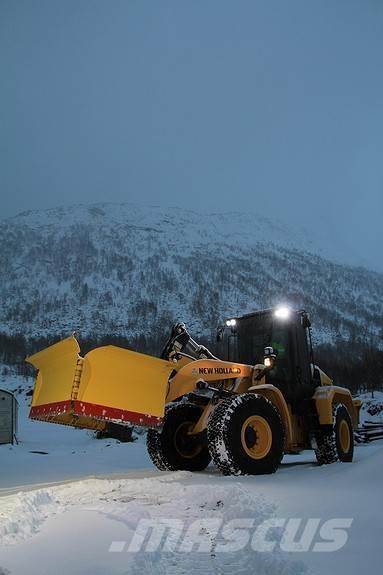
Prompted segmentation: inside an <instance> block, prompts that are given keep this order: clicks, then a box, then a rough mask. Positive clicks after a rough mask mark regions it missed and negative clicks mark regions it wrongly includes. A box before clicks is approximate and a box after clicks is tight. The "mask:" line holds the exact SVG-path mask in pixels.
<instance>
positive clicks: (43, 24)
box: [0, 0, 383, 270]
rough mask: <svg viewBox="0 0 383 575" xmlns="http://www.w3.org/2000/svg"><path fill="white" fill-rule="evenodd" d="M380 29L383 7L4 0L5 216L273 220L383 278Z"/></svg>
mask: <svg viewBox="0 0 383 575" xmlns="http://www.w3.org/2000/svg"><path fill="white" fill-rule="evenodd" d="M382 31H383V2H382V1H381V0H358V1H356V0H317V1H311V0H278V1H277V0H274V1H273V0H262V1H261V0H248V1H244V0H236V1H234V0H231V1H225V0H188V1H185V0H173V1H166V0H161V1H155V0H152V1H145V0H124V1H122V0H113V1H107V0H103V1H101V0H65V1H62V0H61V1H58V0H33V1H32V0H29V1H28V0H17V1H15V0H0V71H1V90H0V110H1V116H0V194H1V204H0V209H1V214H0V217H7V216H10V215H13V214H16V213H17V212H20V211H23V210H27V209H31V208H37V209H40V208H44V207H52V206H56V205H59V204H68V203H74V202H93V201H95V202H96V201H106V200H111V201H124V200H129V201H137V202H141V203H147V204H153V203H154V204H160V205H165V206H166V205H177V206H181V207H182V206H184V207H187V208H195V209H196V210H207V211H228V210H236V211H247V212H248V211H251V212H254V213H255V214H256V215H257V216H260V217H261V216H262V214H263V213H267V214H268V215H273V214H275V216H277V217H278V218H281V219H284V220H286V221H288V222H299V223H305V224H306V226H315V227H316V228H319V227H322V228H324V230H325V234H327V231H326V230H329V233H330V234H332V237H333V238H335V240H336V238H339V240H340V241H341V242H343V243H345V244H346V245H347V246H348V247H349V250H350V253H353V252H355V253H357V254H358V256H360V258H361V261H365V262H366V263H367V265H370V266H372V267H377V268H379V269H382V270H383V255H382V247H383V246H382V244H383V231H382V228H383V226H382V218H383V32H382ZM363 258H364V260H363Z"/></svg>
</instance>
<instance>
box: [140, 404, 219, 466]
mask: <svg viewBox="0 0 383 575" xmlns="http://www.w3.org/2000/svg"><path fill="white" fill-rule="evenodd" d="M202 411H203V410H202V409H201V408H200V407H199V406H198V405H195V404H192V403H172V404H170V405H168V406H167V408H166V411H165V417H164V424H163V426H162V428H161V430H160V431H157V430H155V429H150V430H149V431H148V433H147V441H146V445H147V449H148V453H149V456H150V459H151V460H152V462H153V463H154V465H155V466H156V467H157V468H158V469H160V470H161V471H178V470H186V471H202V470H203V469H205V468H206V467H207V466H208V465H209V463H210V454H209V450H208V448H207V442H206V436H205V434H198V435H194V436H191V435H188V431H189V430H191V429H192V428H193V427H194V425H195V423H196V422H197V421H198V420H199V418H200V416H201V414H202Z"/></svg>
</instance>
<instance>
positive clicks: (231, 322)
mask: <svg viewBox="0 0 383 575" xmlns="http://www.w3.org/2000/svg"><path fill="white" fill-rule="evenodd" d="M226 325H227V327H234V326H235V325H237V320H235V319H227V320H226Z"/></svg>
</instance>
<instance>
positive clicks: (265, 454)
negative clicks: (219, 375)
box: [207, 393, 284, 475]
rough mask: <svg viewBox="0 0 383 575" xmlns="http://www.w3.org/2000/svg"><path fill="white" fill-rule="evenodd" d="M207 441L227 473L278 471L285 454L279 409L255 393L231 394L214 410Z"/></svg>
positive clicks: (246, 473) (256, 473)
mask: <svg viewBox="0 0 383 575" xmlns="http://www.w3.org/2000/svg"><path fill="white" fill-rule="evenodd" d="M207 441H208V446H209V451H210V454H211V457H212V459H213V462H214V463H215V465H216V466H217V467H218V468H219V469H220V470H221V471H222V473H223V474H224V475H258V474H264V473H274V472H275V471H276V470H277V468H278V466H279V464H280V462H281V460H282V457H283V444H284V428H283V424H282V420H281V417H280V415H279V412H278V410H277V409H276V408H275V407H274V405H273V404H272V403H271V402H270V401H268V400H267V399H266V398H264V397H262V396H260V395H256V394H253V393H245V394H242V395H237V396H235V397H230V398H228V399H225V400H223V401H222V402H221V403H219V404H218V406H217V407H216V409H215V410H214V412H213V413H212V415H211V417H210V420H209V424H208V430H207Z"/></svg>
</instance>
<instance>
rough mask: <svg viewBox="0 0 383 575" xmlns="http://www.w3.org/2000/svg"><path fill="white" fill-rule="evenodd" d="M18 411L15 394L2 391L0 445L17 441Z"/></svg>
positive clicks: (0, 394)
mask: <svg viewBox="0 0 383 575" xmlns="http://www.w3.org/2000/svg"><path fill="white" fill-rule="evenodd" d="M17 411H18V403H17V399H16V398H15V396H14V395H13V393H11V392H10V391H5V390H3V389H0V444H2V443H14V442H15V441H16V433H17Z"/></svg>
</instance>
